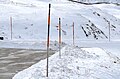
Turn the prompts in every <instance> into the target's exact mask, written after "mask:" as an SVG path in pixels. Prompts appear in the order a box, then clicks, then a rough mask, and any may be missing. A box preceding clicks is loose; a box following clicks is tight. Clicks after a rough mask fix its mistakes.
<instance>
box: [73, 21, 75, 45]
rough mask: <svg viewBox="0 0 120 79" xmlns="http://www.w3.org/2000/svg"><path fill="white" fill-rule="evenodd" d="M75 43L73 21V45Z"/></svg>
mask: <svg viewBox="0 0 120 79" xmlns="http://www.w3.org/2000/svg"><path fill="white" fill-rule="evenodd" d="M74 44H75V39H74V22H73V46H74Z"/></svg>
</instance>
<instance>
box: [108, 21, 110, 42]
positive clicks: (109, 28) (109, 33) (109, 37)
mask: <svg viewBox="0 0 120 79" xmlns="http://www.w3.org/2000/svg"><path fill="white" fill-rule="evenodd" d="M108 24H109V42H110V22H109V23H108Z"/></svg>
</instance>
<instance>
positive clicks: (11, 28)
mask: <svg viewBox="0 0 120 79" xmlns="http://www.w3.org/2000/svg"><path fill="white" fill-rule="evenodd" d="M10 29H11V30H10V31H11V40H12V17H10Z"/></svg>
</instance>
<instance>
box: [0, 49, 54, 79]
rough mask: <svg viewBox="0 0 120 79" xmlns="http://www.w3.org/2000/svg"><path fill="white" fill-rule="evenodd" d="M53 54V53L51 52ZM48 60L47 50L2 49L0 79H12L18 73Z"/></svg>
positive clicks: (0, 52)
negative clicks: (42, 60) (45, 59)
mask: <svg viewBox="0 0 120 79" xmlns="http://www.w3.org/2000/svg"><path fill="white" fill-rule="evenodd" d="M50 54H53V52H50ZM44 58H46V51H45V50H31V49H29V50H27V49H5V48H3V49H2V48H1V49H0V79H11V78H12V77H13V76H14V75H15V74H16V73H17V72H19V71H21V70H23V69H26V68H28V67H29V66H31V65H33V64H35V63H37V62H38V61H40V60H41V59H44Z"/></svg>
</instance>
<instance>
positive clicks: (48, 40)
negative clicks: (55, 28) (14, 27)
mask: <svg viewBox="0 0 120 79" xmlns="http://www.w3.org/2000/svg"><path fill="white" fill-rule="evenodd" d="M50 8H51V4H49V13H48V36H47V69H46V77H48V64H49V63H48V62H49V59H48V57H49V43H50Z"/></svg>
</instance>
